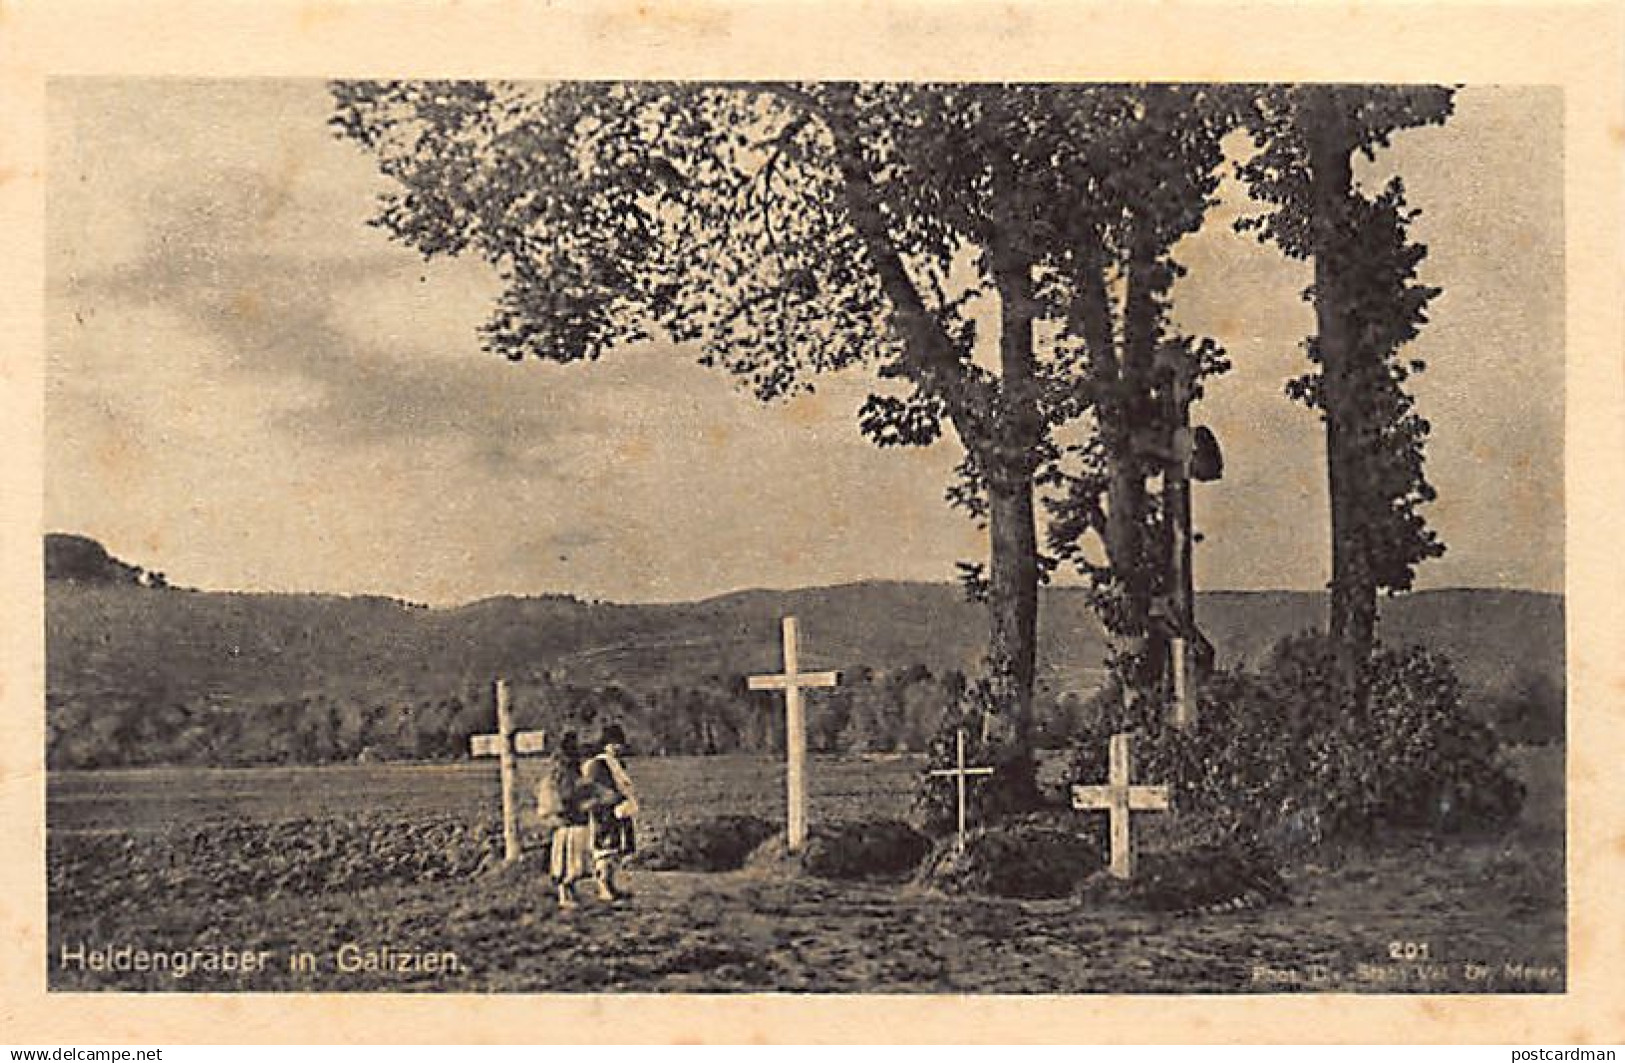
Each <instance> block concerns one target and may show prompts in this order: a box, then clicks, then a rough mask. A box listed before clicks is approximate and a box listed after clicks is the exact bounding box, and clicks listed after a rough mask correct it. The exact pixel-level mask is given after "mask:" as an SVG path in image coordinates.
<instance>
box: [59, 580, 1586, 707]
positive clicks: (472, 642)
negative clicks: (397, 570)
mask: <svg viewBox="0 0 1625 1063" xmlns="http://www.w3.org/2000/svg"><path fill="white" fill-rule="evenodd" d="M1042 609H1043V613H1042V616H1041V621H1040V623H1041V630H1042V632H1043V635H1042V639H1041V643H1040V652H1039V656H1040V671H1041V675H1042V684H1043V686H1044V687H1045V688H1046V689H1050V690H1054V691H1056V692H1060V691H1064V690H1080V689H1081V690H1085V691H1086V690H1087V689H1088V688H1090V687H1092V686H1093V685H1094V682H1095V680H1096V679H1097V678H1098V668H1099V666H1100V663H1101V659H1102V656H1103V653H1104V640H1103V638H1102V634H1101V630H1100V626H1099V624H1098V622H1097V621H1096V620H1095V619H1094V617H1093V615H1092V614H1091V613H1090V612H1089V610H1088V608H1087V604H1086V601H1085V599H1084V596H1083V594H1082V592H1081V591H1077V590H1072V589H1050V590H1047V591H1046V592H1045V594H1044V598H1043V606H1042ZM1322 610H1323V596H1321V595H1319V594H1314V593H1309V592H1287V591H1278V592H1262V593H1241V592H1217V593H1210V594H1204V595H1202V596H1201V599H1200V602H1199V606H1198V611H1199V615H1200V617H1201V621H1202V624H1203V626H1204V629H1205V630H1207V631H1208V632H1209V635H1210V637H1211V638H1212V639H1213V641H1214V643H1215V645H1216V646H1217V648H1218V651H1219V659H1220V663H1221V664H1239V663H1253V662H1256V661H1258V660H1259V659H1260V658H1261V656H1262V655H1263V654H1264V653H1265V652H1266V651H1267V650H1268V649H1269V647H1270V646H1271V645H1272V644H1273V643H1274V642H1275V641H1276V640H1277V639H1279V638H1280V637H1282V636H1284V635H1287V634H1291V633H1294V632H1297V631H1302V630H1305V629H1307V628H1310V627H1312V626H1314V625H1315V624H1316V623H1317V622H1318V621H1319V618H1320V616H1321V613H1322ZM786 614H793V615H796V616H798V617H799V618H800V619H801V625H802V631H803V640H804V643H805V646H804V650H803V655H804V665H805V666H806V667H810V668H824V667H829V668H834V667H839V668H846V669H857V668H859V667H865V666H866V667H869V668H872V669H875V670H878V671H888V672H889V671H893V670H897V669H902V668H906V667H909V666H912V665H916V664H923V665H925V666H926V667H928V668H930V669H931V670H932V671H933V672H935V673H939V674H940V673H943V672H947V671H950V670H953V669H962V670H966V671H971V670H974V669H975V667H976V664H977V661H978V659H979V656H980V654H981V647H982V640H983V637H984V636H983V631H982V624H983V621H982V614H981V611H980V609H979V608H978V607H977V606H975V605H972V604H970V603H967V602H966V601H964V599H963V598H962V596H961V595H960V593H959V591H958V589H957V588H955V587H953V586H950V585H945V584H914V583H860V584H851V585H847V586H840V587H824V588H815V589H806V590H796V591H784V592H778V591H749V592H743V593H739V594H731V595H726V596H723V597H720V598H713V599H709V600H706V601H702V602H695V603H685V604H679V605H613V604H597V603H585V602H580V601H577V600H575V599H571V598H564V597H553V598H498V599H489V600H485V601H481V602H477V603H474V604H472V605H467V606H462V607H459V608H452V609H424V608H421V607H416V606H410V605H406V604H403V603H400V602H396V601H393V600H390V599H383V598H341V597H330V596H316V595H270V594H228V593H215V592H201V591H176V590H155V589H149V588H143V587H137V586H129V585H113V586H84V585H75V584H69V583H51V584H49V585H48V588H47V594H46V630H47V647H48V650H47V666H48V667H47V674H48V685H49V687H50V689H51V690H52V691H53V692H59V691H63V690H66V689H68V688H72V687H74V686H77V685H79V684H81V683H82V682H84V681H86V680H89V679H93V678H100V679H103V680H110V681H114V682H117V683H120V684H121V685H126V686H128V687H131V688H135V689H159V690H162V691H164V692H165V693H166V694H167V695H169V696H171V697H179V698H183V699H185V698H190V697H195V696H206V697H208V696H212V697H224V698H231V699H241V698H258V697H266V696H299V695H303V694H310V693H316V692H328V693H334V692H337V691H342V690H349V689H372V690H376V689H378V688H379V687H380V686H383V687H386V688H387V687H389V686H392V685H395V684H397V683H398V684H400V685H402V686H409V687H411V688H414V689H421V688H422V687H423V685H424V684H425V683H430V684H432V685H442V684H465V683H478V682H484V681H486V680H487V679H489V678H490V677H492V676H497V675H508V676H525V675H542V674H547V673H551V674H552V675H553V676H554V677H555V678H557V679H560V680H563V681H568V682H572V683H577V684H581V685H586V686H595V685H606V684H610V683H618V684H620V685H623V686H626V687H628V688H630V689H634V690H644V689H650V688H656V687H664V686H672V685H683V684H687V683H692V682H698V681H701V680H703V679H704V678H706V677H708V676H715V675H730V674H738V673H743V672H751V671H767V670H773V669H776V668H777V666H778V663H779V660H778V653H779V650H778V621H779V618H780V617H781V616H783V615H786ZM1382 635H1383V637H1384V639H1385V640H1386V641H1389V642H1398V643H1411V642H1420V643H1424V644H1427V645H1430V646H1432V647H1434V648H1437V649H1439V650H1441V651H1443V652H1445V653H1447V654H1449V655H1450V656H1451V657H1452V658H1454V659H1455V662H1456V664H1457V667H1458V669H1459V670H1460V671H1461V672H1462V674H1463V677H1464V678H1465V679H1467V680H1468V681H1469V682H1470V683H1473V684H1474V685H1479V686H1497V685H1500V684H1502V683H1503V682H1504V681H1505V680H1507V679H1508V678H1509V677H1511V676H1512V675H1514V674H1515V673H1517V672H1519V671H1531V670H1532V671H1535V672H1539V673H1542V674H1545V675H1548V676H1553V677H1561V675H1562V672H1563V604H1562V599H1561V598H1560V597H1558V596H1555V595H1545V594H1536V593H1532V592H1524V591H1492V590H1446V591H1425V592H1421V593H1418V594H1413V595H1408V596H1406V597H1403V598H1398V599H1394V600H1391V601H1388V602H1385V603H1384V609H1383V622H1382Z"/></svg>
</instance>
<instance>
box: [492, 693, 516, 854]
mask: <svg viewBox="0 0 1625 1063" xmlns="http://www.w3.org/2000/svg"><path fill="white" fill-rule="evenodd" d="M495 687H496V696H497V736H498V738H497V741H498V743H499V746H498V749H497V757H498V759H499V760H500V761H501V764H502V858H503V859H504V860H506V861H507V862H508V863H510V864H511V863H513V862H514V861H515V860H518V859H519V819H518V816H517V814H516V812H515V807H514V806H515V803H516V797H517V795H516V794H515V793H514V786H515V783H516V782H517V780H516V778H515V775H516V773H515V771H514V763H513V715H512V713H511V712H510V711H509V709H508V681H507V680H506V679H498V680H497V681H496V683H495Z"/></svg>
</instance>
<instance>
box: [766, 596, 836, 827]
mask: <svg viewBox="0 0 1625 1063" xmlns="http://www.w3.org/2000/svg"><path fill="white" fill-rule="evenodd" d="M799 668H800V652H799V647H798V639H797V633H796V618H795V617H793V616H787V617H785V618H784V671H783V672H782V673H780V674H779V675H753V676H751V677H750V679H749V681H748V686H749V688H750V689H751V690H782V691H784V753H785V761H786V763H785V796H786V805H787V809H786V820H787V822H786V825H785V841H786V844H787V845H788V847H789V849H790V851H791V852H793V853H794V852H800V851H801V848H802V847H803V846H804V845H806V844H807V717H806V713H805V712H804V711H803V709H802V705H801V691H802V690H803V689H804V688H807V687H832V686H834V685H835V684H837V683H839V682H840V680H841V677H840V673H838V672H802V671H800V670H799Z"/></svg>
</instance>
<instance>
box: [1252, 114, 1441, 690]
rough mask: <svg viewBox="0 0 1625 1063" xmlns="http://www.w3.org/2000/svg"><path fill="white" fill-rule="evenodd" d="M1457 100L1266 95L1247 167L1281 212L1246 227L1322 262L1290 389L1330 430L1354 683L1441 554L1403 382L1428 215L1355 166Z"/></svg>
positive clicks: (1419, 424) (1261, 193)
mask: <svg viewBox="0 0 1625 1063" xmlns="http://www.w3.org/2000/svg"><path fill="white" fill-rule="evenodd" d="M1452 106H1453V93H1452V90H1450V89H1447V88H1440V87H1409V86H1406V87H1394V86H1340V85H1319V86H1295V87H1291V88H1280V89H1273V90H1269V91H1266V92H1263V93H1261V94H1260V95H1259V97H1258V102H1257V107H1256V109H1255V110H1254V112H1253V114H1252V116H1251V119H1250V124H1251V127H1252V130H1253V135H1254V138H1255V141H1256V142H1257V144H1258V148H1259V150H1258V151H1257V153H1256V154H1255V155H1254V156H1253V157H1252V158H1251V159H1249V160H1248V161H1247V162H1246V163H1245V164H1244V165H1243V166H1242V167H1241V172H1242V176H1243V177H1244V178H1245V179H1246V181H1247V182H1248V183H1249V185H1250V187H1251V191H1252V194H1253V196H1254V197H1255V198H1257V199H1259V200H1261V201H1262V202H1264V203H1266V204H1268V205H1269V206H1270V207H1271V208H1272V209H1270V210H1268V211H1266V212H1265V213H1263V214H1262V215H1259V216H1256V217H1253V218H1248V219H1243V221H1242V222H1241V223H1240V225H1241V226H1242V227H1243V228H1244V229H1250V230H1252V231H1255V232H1256V233H1257V234H1258V236H1259V238H1260V239H1261V240H1267V241H1270V242H1273V243H1274V244H1276V245H1277V246H1278V247H1279V248H1280V249H1281V250H1282V251H1283V252H1284V253H1285V254H1287V255H1288V256H1290V257H1292V258H1298V259H1312V260H1313V263H1314V271H1315V273H1314V285H1313V287H1312V288H1310V289H1309V291H1308V292H1307V293H1306V298H1308V299H1310V300H1311V301H1312V302H1313V304H1314V308H1315V327H1316V331H1315V335H1314V336H1313V337H1312V338H1311V339H1310V340H1309V342H1308V344H1307V350H1308V356H1309V361H1310V363H1311V369H1310V371H1309V372H1308V373H1307V374H1305V375H1304V376H1302V377H1299V378H1297V379H1295V380H1293V381H1291V382H1290V383H1289V384H1288V386H1287V391H1288V393H1289V394H1290V395H1291V396H1292V397H1293V398H1294V399H1296V400H1298V401H1300V402H1302V403H1304V404H1305V405H1307V406H1309V407H1310V408H1311V409H1315V410H1317V411H1319V413H1320V415H1321V419H1322V421H1323V423H1324V424H1325V426H1326V469H1327V482H1328V486H1329V489H1330V490H1329V494H1330V500H1331V540H1332V579H1331V609H1330V618H1329V626H1330V632H1331V635H1332V637H1333V638H1334V639H1335V640H1336V641H1337V643H1338V645H1339V647H1340V660H1341V662H1342V668H1343V671H1344V676H1345V680H1346V681H1348V682H1351V683H1356V685H1357V681H1358V676H1359V675H1360V673H1361V671H1362V667H1363V665H1364V663H1365V662H1366V661H1367V660H1369V658H1370V656H1371V652H1372V647H1373V645H1374V643H1375V638H1376V624H1377V593H1378V591H1379V590H1386V591H1390V592H1393V591H1404V590H1408V589H1410V587H1411V585H1412V581H1413V579H1414V577H1415V570H1416V566H1417V565H1418V564H1420V563H1421V562H1422V561H1424V560H1426V559H1428V558H1430V557H1437V556H1439V555H1440V554H1442V553H1443V552H1444V545H1443V543H1441V542H1440V541H1439V538H1438V536H1437V535H1436V534H1435V533H1434V531H1433V530H1432V529H1430V528H1429V527H1428V525H1427V521H1426V519H1425V518H1424V517H1423V515H1422V513H1421V507H1422V506H1423V505H1424V504H1425V503H1427V502H1429V501H1431V500H1432V499H1433V498H1434V491H1433V487H1432V486H1431V485H1430V484H1429V483H1428V481H1427V478H1426V476H1425V475H1424V470H1423V464H1424V447H1425V443H1426V439H1427V435H1428V432H1429V425H1428V423H1427V421H1426V420H1424V419H1423V418H1422V417H1421V416H1420V415H1419V414H1418V413H1417V412H1416V409H1415V401H1414V399H1413V398H1412V396H1411V395H1410V393H1409V392H1408V391H1407V390H1406V388H1405V384H1406V381H1407V380H1408V378H1409V376H1410V375H1411V374H1412V373H1415V372H1420V371H1421V370H1422V369H1423V368H1424V366H1423V364H1422V363H1421V362H1420V361H1416V360H1406V359H1403V358H1401V357H1400V354H1399V351H1400V348H1401V347H1402V346H1403V345H1404V344H1406V343H1408V342H1410V341H1411V340H1412V339H1414V338H1415V337H1416V336H1417V334H1418V331H1419V329H1420V328H1421V326H1422V325H1423V324H1425V323H1426V321H1427V306H1428V303H1429V302H1431V301H1432V300H1433V298H1434V297H1435V296H1437V295H1438V294H1439V289H1437V288H1432V287H1429V286H1427V285H1423V284H1420V283H1418V281H1417V267H1418V265H1419V264H1420V263H1421V261H1422V259H1423V258H1424V257H1425V256H1426V255H1427V248H1426V247H1425V246H1424V245H1422V244H1418V243H1415V242H1412V241H1411V240H1410V239H1409V235H1408V229H1409V225H1410V223H1411V221H1412V219H1413V218H1414V217H1415V216H1416V214H1417V212H1416V211H1414V210H1411V209H1409V208H1408V207H1407V206H1406V203H1405V188H1404V184H1403V183H1402V181H1401V180H1400V179H1399V178H1397V177H1396V178H1394V179H1393V180H1391V181H1389V182H1388V183H1387V185H1386V186H1385V187H1384V188H1383V189H1382V191H1380V192H1379V193H1377V194H1376V195H1370V194H1368V193H1367V192H1365V191H1363V190H1362V189H1360V188H1358V187H1357V185H1356V182H1355V179H1354V157H1355V155H1356V153H1361V154H1364V155H1365V156H1366V157H1367V158H1374V157H1375V154H1376V152H1377V150H1378V149H1379V148H1383V147H1386V146H1387V145H1388V144H1389V141H1390V138H1391V137H1392V135H1393V134H1394V133H1395V132H1396V131H1398V130H1401V129H1408V128H1412V127H1416V126H1423V125H1434V124H1443V123H1444V122H1445V121H1446V120H1447V119H1448V118H1449V116H1450V114H1451V110H1452ZM1356 689H1357V686H1356Z"/></svg>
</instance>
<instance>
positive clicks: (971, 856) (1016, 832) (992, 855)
mask: <svg viewBox="0 0 1625 1063" xmlns="http://www.w3.org/2000/svg"><path fill="white" fill-rule="evenodd" d="M1102 860H1103V853H1102V849H1101V846H1100V840H1099V838H1097V837H1092V836H1090V835H1088V834H1080V833H1076V832H1074V831H1068V830H1059V829H1056V828H1053V827H1043V826H1036V825H1032V824H1020V825H1015V826H1007V827H994V828H990V829H986V830H978V831H974V832H972V833H970V834H969V835H967V837H966V838H965V851H964V852H960V851H959V850H958V848H957V847H956V846H955V845H954V843H953V841H951V840H944V841H941V842H939V843H937V846H936V848H935V850H933V851H932V853H931V857H930V859H928V860H927V861H926V862H925V864H924V865H922V866H921V868H920V871H919V873H918V875H916V876H915V881H916V882H918V883H919V884H920V885H923V886H929V887H931V888H933V889H939V890H942V891H943V892H945V893H968V894H979V895H988V896H994V897H1023V898H1043V897H1066V896H1068V895H1070V894H1071V893H1072V891H1073V890H1074V889H1076V888H1077V886H1078V884H1079V883H1080V882H1081V881H1083V880H1084V879H1085V878H1086V877H1088V876H1089V875H1090V874H1091V873H1093V872H1095V871H1097V870H1099V869H1100V867H1101V865H1102Z"/></svg>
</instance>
